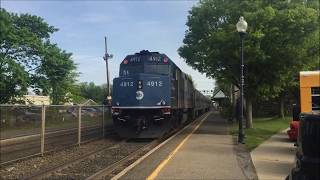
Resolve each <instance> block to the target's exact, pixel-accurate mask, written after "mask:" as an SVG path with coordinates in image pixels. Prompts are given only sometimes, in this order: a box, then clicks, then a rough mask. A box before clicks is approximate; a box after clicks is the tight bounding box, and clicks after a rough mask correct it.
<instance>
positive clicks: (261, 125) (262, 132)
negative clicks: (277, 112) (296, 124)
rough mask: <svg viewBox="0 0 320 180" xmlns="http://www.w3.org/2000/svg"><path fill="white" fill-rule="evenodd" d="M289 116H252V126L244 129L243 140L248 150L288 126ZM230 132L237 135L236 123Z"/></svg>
mask: <svg viewBox="0 0 320 180" xmlns="http://www.w3.org/2000/svg"><path fill="white" fill-rule="evenodd" d="M290 121H291V118H290V117H286V118H284V119H282V118H275V117H271V118H254V119H253V128H251V129H245V134H246V138H245V142H246V147H247V149H248V150H250V151H252V150H253V149H254V148H256V147H257V146H259V145H260V144H261V143H263V142H264V141H265V140H267V139H269V138H270V137H271V136H272V135H274V134H276V133H278V132H280V131H281V130H284V129H286V128H288V127H289V122H290ZM231 134H232V135H235V136H237V135H238V124H237V123H234V124H233V125H232V128H231Z"/></svg>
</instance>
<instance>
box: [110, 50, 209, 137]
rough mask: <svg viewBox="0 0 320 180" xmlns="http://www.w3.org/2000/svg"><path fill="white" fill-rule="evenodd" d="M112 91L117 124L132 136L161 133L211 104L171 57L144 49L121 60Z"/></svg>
mask: <svg viewBox="0 0 320 180" xmlns="http://www.w3.org/2000/svg"><path fill="white" fill-rule="evenodd" d="M112 92H113V94H112V117H113V122H114V127H115V129H116V131H117V133H118V134H119V135H120V136H122V137H130V138H156V137H160V136H161V135H163V134H164V133H166V132H168V131H170V130H171V129H174V128H176V127H178V126H180V125H181V124H183V123H184V122H185V121H186V120H187V118H183V115H185V116H187V117H189V118H190V119H193V117H194V116H197V115H199V114H200V113H203V112H205V111H207V110H208V109H209V107H210V104H211V102H210V100H209V99H208V98H206V97H204V96H203V95H202V94H201V93H199V92H198V91H197V90H195V88H194V86H193V83H192V80H191V79H190V77H188V76H187V75H186V74H184V73H183V72H182V71H181V70H180V69H179V68H178V67H177V66H176V65H175V64H174V63H173V62H172V61H171V60H170V59H169V57H167V56H166V55H165V54H160V53H158V52H149V51H145V50H144V51H141V52H139V53H136V54H134V55H128V56H127V57H126V58H125V59H124V60H123V61H122V63H121V64H120V71H119V77H118V78H115V79H114V80H113V91H112Z"/></svg>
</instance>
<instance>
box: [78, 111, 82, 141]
mask: <svg viewBox="0 0 320 180" xmlns="http://www.w3.org/2000/svg"><path fill="white" fill-rule="evenodd" d="M78 110H79V111H78V145H79V146H80V144H81V106H80V105H79V109H78Z"/></svg>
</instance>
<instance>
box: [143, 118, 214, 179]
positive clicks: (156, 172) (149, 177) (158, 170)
mask: <svg viewBox="0 0 320 180" xmlns="http://www.w3.org/2000/svg"><path fill="white" fill-rule="evenodd" d="M210 114H211V113H209V114H207V116H205V117H204V118H203V119H202V120H201V121H200V122H199V124H198V125H197V126H196V127H195V128H194V129H193V130H192V131H191V132H190V133H189V134H188V136H187V137H185V138H184V139H183V140H182V141H181V142H180V144H179V145H178V146H177V147H176V148H175V149H174V150H173V151H172V152H171V153H170V154H169V155H168V157H167V158H166V159H164V160H163V161H162V162H161V163H160V164H159V165H158V166H157V168H156V169H155V170H154V171H153V172H152V173H151V174H150V175H149V176H148V177H147V180H154V179H155V178H156V177H157V176H158V174H159V173H160V171H161V170H162V169H163V168H164V167H165V166H166V164H167V163H168V162H169V161H170V160H171V159H172V158H173V156H174V155H175V154H176V153H177V152H178V151H179V149H180V148H181V147H182V146H183V144H184V143H185V142H186V141H187V140H188V139H189V138H190V136H191V135H192V134H193V133H194V132H195V131H196V130H197V129H198V128H199V127H200V126H201V124H202V123H203V122H204V121H205V120H206V119H207V118H208V116H209V115H210Z"/></svg>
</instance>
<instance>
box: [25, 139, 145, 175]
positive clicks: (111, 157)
mask: <svg viewBox="0 0 320 180" xmlns="http://www.w3.org/2000/svg"><path fill="white" fill-rule="evenodd" d="M147 145H150V142H139V143H138V144H137V142H130V141H127V140H122V141H121V142H119V143H116V144H115V145H112V146H109V147H104V148H101V149H99V150H97V151H94V152H89V153H87V154H85V155H83V156H81V157H78V158H77V159H72V160H70V161H68V162H65V163H62V164H59V165H57V166H54V167H51V168H49V169H45V170H43V171H41V172H37V173H36V174H33V175H30V176H28V177H25V179H86V178H88V177H90V176H92V175H95V176H97V175H99V174H96V173H97V172H99V171H101V170H102V169H104V167H106V166H107V167H114V168H116V167H118V165H120V163H121V162H124V161H125V160H124V159H128V158H129V157H132V155H133V154H135V155H137V152H140V151H139V150H142V149H143V148H144V147H147ZM112 169H113V168H112Z"/></svg>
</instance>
